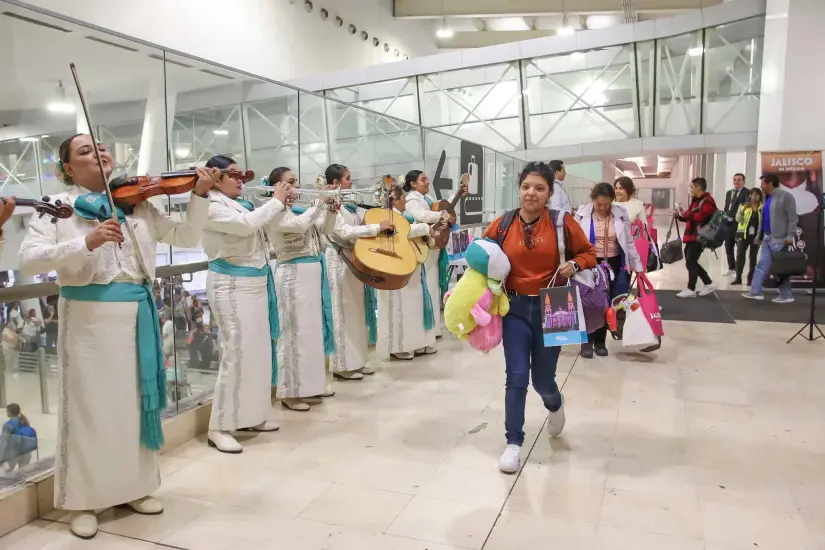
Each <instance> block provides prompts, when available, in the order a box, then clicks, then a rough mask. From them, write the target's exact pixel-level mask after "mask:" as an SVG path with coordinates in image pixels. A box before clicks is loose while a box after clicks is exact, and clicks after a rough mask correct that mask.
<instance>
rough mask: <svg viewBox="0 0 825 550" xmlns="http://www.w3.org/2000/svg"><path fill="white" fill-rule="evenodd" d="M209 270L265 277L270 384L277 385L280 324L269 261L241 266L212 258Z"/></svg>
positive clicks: (225, 273)
mask: <svg viewBox="0 0 825 550" xmlns="http://www.w3.org/2000/svg"><path fill="white" fill-rule="evenodd" d="M209 271H212V272H214V273H220V274H221V275H230V276H232V277H266V297H267V302H268V304H269V338H270V344H271V346H272V386H277V385H278V345H277V340H278V338H280V337H281V325H280V323H279V322H278V296H277V295H276V294H275V279H273V277H272V268H271V267H269V263H267V264H266V265H264V266H263V267H262V268H260V269H259V268H255V267H243V266H240V265H235V264H231V263H229V262H227V261H226V260H221V259H218V260H212V261H211V262H209Z"/></svg>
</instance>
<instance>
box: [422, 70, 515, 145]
mask: <svg viewBox="0 0 825 550" xmlns="http://www.w3.org/2000/svg"><path fill="white" fill-rule="evenodd" d="M418 86H419V90H420V94H421V124H422V125H424V126H425V127H428V128H434V129H438V130H441V131H443V132H445V133H446V134H449V135H453V136H457V137H462V138H464V139H467V140H471V141H474V142H476V143H484V144H486V145H487V146H489V147H493V148H495V149H497V150H499V151H512V150H513V149H521V148H522V147H523V140H522V137H521V136H522V132H521V123H520V117H521V101H520V99H521V87H520V83H519V70H518V62H512V63H502V64H499V65H490V66H486V67H473V68H470V69H461V70H458V71H449V72H444V73H434V74H429V75H421V76H419V77H418Z"/></svg>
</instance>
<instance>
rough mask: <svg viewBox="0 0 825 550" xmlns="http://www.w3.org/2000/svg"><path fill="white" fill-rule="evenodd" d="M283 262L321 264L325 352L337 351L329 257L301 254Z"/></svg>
mask: <svg viewBox="0 0 825 550" xmlns="http://www.w3.org/2000/svg"><path fill="white" fill-rule="evenodd" d="M279 263H282V264H313V263H320V264H321V313H322V314H323V322H324V354H325V355H332V354H334V353H335V323H334V321H333V319H332V293H331V292H330V289H329V279H328V278H327V259H326V257H325V256H324V254H319V255H318V256H301V257H300V258H293V259H291V260H286V261H284V262H279Z"/></svg>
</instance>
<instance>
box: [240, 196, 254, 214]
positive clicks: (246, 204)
mask: <svg viewBox="0 0 825 550" xmlns="http://www.w3.org/2000/svg"><path fill="white" fill-rule="evenodd" d="M235 202H237V203H238V204H240V205H241V206H243V207H244V208H246V209H247V210H249V211H250V212H252V211H253V210H255V205H254V204H252V203H251V202H249V201H248V200H246V199H244V198H240V197H239V198H237V199H235Z"/></svg>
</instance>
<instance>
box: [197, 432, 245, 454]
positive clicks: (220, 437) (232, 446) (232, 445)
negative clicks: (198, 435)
mask: <svg viewBox="0 0 825 550" xmlns="http://www.w3.org/2000/svg"><path fill="white" fill-rule="evenodd" d="M206 443H207V444H208V445H209V446H210V447H215V448H216V449H218V450H219V451H220V452H222V453H230V454H238V453H240V452H241V451H243V447H241V444H240V443H238V442H237V441H236V440H235V438H234V437H232V434H230V433H229V432H224V431H218V430H214V431H213V430H210V431H209V432H208V433H207V434H206Z"/></svg>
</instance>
